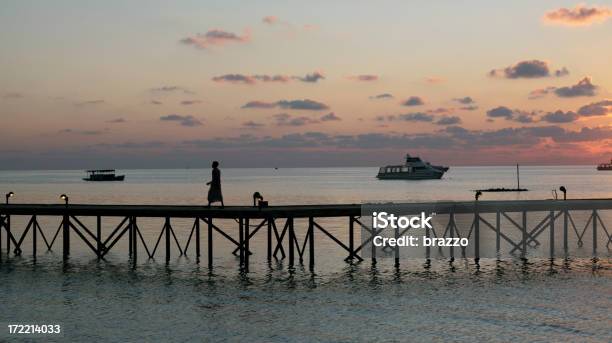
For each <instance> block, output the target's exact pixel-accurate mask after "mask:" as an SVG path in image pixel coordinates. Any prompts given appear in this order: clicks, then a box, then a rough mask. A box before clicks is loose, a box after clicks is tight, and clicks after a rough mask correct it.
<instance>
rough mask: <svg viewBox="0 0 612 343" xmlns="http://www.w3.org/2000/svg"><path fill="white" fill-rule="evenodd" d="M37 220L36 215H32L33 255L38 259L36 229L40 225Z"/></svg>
mask: <svg viewBox="0 0 612 343" xmlns="http://www.w3.org/2000/svg"><path fill="white" fill-rule="evenodd" d="M37 225H38V224H37V221H36V215H33V216H32V227H31V229H32V256H34V258H35V259H36V242H37V241H36V236H37V235H36V231H38V226H37Z"/></svg>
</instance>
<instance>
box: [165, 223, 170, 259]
mask: <svg viewBox="0 0 612 343" xmlns="http://www.w3.org/2000/svg"><path fill="white" fill-rule="evenodd" d="M164 230H166V232H165V234H166V263H168V262H170V217H166V223H165V225H164Z"/></svg>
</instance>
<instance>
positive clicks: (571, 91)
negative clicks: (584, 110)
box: [554, 77, 597, 98]
mask: <svg viewBox="0 0 612 343" xmlns="http://www.w3.org/2000/svg"><path fill="white" fill-rule="evenodd" d="M596 91H597V86H595V85H594V84H593V83H591V78H589V77H585V78H584V79H582V80H580V81H578V83H577V84H575V85H572V86H568V87H561V88H557V89H555V90H554V92H555V94H556V95H557V96H558V97H561V98H573V97H578V96H595V93H596Z"/></svg>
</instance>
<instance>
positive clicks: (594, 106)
mask: <svg viewBox="0 0 612 343" xmlns="http://www.w3.org/2000/svg"><path fill="white" fill-rule="evenodd" d="M578 114H580V115H581V116H585V117H592V116H605V115H608V114H612V100H603V101H599V102H594V103H590V104H588V105H584V106H582V107H580V108H579V109H578Z"/></svg>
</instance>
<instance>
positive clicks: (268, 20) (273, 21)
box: [261, 15, 278, 25]
mask: <svg viewBox="0 0 612 343" xmlns="http://www.w3.org/2000/svg"><path fill="white" fill-rule="evenodd" d="M261 21H262V22H264V23H266V24H270V25H274V24H276V23H278V17H277V16H274V15H268V16H265V17H263V19H262V20H261Z"/></svg>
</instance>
